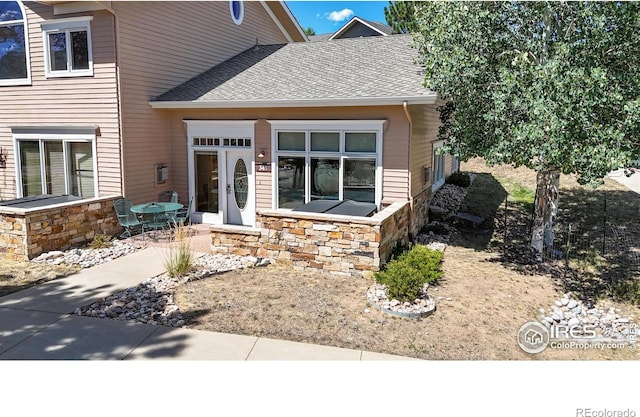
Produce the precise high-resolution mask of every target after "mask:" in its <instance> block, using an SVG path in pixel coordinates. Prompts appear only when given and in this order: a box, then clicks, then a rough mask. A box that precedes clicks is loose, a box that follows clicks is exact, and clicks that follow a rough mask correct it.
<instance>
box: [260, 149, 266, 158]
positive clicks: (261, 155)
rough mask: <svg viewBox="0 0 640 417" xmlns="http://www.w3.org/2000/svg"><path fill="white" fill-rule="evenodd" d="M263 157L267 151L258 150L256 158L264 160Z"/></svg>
mask: <svg viewBox="0 0 640 417" xmlns="http://www.w3.org/2000/svg"><path fill="white" fill-rule="evenodd" d="M265 156H267V150H266V149H260V153H259V154H258V158H264V157H265Z"/></svg>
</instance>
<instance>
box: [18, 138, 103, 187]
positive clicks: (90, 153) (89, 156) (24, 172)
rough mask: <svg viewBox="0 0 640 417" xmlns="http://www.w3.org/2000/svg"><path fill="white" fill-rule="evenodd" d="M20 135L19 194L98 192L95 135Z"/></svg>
mask: <svg viewBox="0 0 640 417" xmlns="http://www.w3.org/2000/svg"><path fill="white" fill-rule="evenodd" d="M81 136H84V135H71V136H68V137H65V136H64V135H46V134H45V135H36V134H28V135H18V136H17V137H16V145H17V150H18V167H17V168H18V177H17V180H18V189H19V194H20V195H19V197H28V196H32V195H40V194H54V195H63V194H71V195H75V196H80V197H84V198H92V197H95V196H96V188H97V180H96V160H95V149H94V145H95V140H94V139H95V138H91V137H88V136H87V137H84V138H83V137H81Z"/></svg>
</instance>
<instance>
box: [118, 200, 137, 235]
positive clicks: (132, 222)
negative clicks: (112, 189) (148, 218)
mask: <svg viewBox="0 0 640 417" xmlns="http://www.w3.org/2000/svg"><path fill="white" fill-rule="evenodd" d="M131 207H133V203H132V202H131V200H127V199H126V198H121V199H120V200H117V201H116V202H114V203H113V209H114V210H115V212H116V215H117V216H118V223H120V226H122V228H123V229H124V231H123V232H122V234H120V237H121V238H122V237H124V236H125V235H126V236H128V237H132V235H131V232H132V231H133V232H136V231H137V230H138V229H140V230H142V222H141V221H140V220H138V217H136V215H135V213H134V212H132V211H131ZM142 238H143V239H144V234H143V235H142Z"/></svg>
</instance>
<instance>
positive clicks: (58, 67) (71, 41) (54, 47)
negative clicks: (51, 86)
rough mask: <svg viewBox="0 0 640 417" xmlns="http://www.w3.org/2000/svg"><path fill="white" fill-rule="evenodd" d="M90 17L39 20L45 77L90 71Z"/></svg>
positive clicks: (89, 73) (83, 73)
mask: <svg viewBox="0 0 640 417" xmlns="http://www.w3.org/2000/svg"><path fill="white" fill-rule="evenodd" d="M91 19H92V17H90V16H89V17H81V18H71V19H61V20H58V21H51V22H46V23H43V24H42V33H43V36H44V45H45V70H46V74H47V77H70V76H91V75H93V56H92V51H91V27H90V24H89V23H90V21H91Z"/></svg>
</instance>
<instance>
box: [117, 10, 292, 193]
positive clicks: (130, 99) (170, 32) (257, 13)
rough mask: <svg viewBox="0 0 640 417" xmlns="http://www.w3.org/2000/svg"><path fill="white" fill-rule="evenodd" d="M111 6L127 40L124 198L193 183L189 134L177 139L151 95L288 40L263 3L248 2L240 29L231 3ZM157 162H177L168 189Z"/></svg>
mask: <svg viewBox="0 0 640 417" xmlns="http://www.w3.org/2000/svg"><path fill="white" fill-rule="evenodd" d="M112 5H113V8H114V9H115V10H116V14H117V19H118V43H119V45H120V47H119V50H118V55H119V62H120V63H121V65H120V78H121V87H122V131H123V147H124V175H125V184H126V186H125V187H126V188H125V195H126V196H127V197H130V198H132V199H134V200H149V199H153V198H154V197H155V196H156V195H157V194H158V192H160V191H162V190H164V189H168V188H173V189H181V188H183V187H186V183H187V181H186V179H187V176H186V159H185V144H184V133H182V134H181V135H180V136H179V137H177V138H176V137H175V136H174V137H173V140H172V141H170V140H169V139H170V137H169V134H168V132H169V130H170V126H169V123H168V119H167V117H166V116H165V114H163V112H162V111H159V110H154V109H152V108H151V107H150V106H149V100H151V99H152V98H153V97H155V96H157V95H160V94H162V93H164V92H166V91H168V90H169V89H171V88H173V87H175V86H177V85H179V84H181V83H182V82H184V81H187V80H189V79H191V78H193V77H194V76H196V75H198V74H200V73H202V72H204V71H206V70H208V69H209V68H211V67H213V66H215V65H217V64H219V63H221V62H223V61H225V60H227V59H229V58H231V57H233V56H235V55H237V54H239V53H240V52H242V51H245V50H247V49H248V48H250V47H252V46H253V45H255V44H256V40H257V41H258V42H259V43H261V44H273V43H286V42H287V40H286V38H285V36H284V35H283V34H282V32H281V31H280V29H278V27H277V26H276V25H275V23H273V21H272V19H271V18H270V17H269V16H268V14H267V13H266V11H265V9H264V7H263V6H262V5H261V4H260V3H259V2H246V3H245V15H244V22H243V23H242V25H240V26H237V25H235V24H234V23H233V21H232V20H231V16H230V13H229V4H228V2H131V3H130V2H114V3H112ZM232 118H236V117H232ZM179 124H180V125H181V123H179ZM175 128H176V127H175V126H171V130H172V131H173V129H175ZM178 129H182V127H181V126H180V127H179V128H178ZM157 163H168V164H169V165H170V172H171V174H170V180H169V182H168V183H167V184H166V185H164V186H162V187H155V182H154V170H153V169H154V168H153V167H154V164H157ZM183 195H184V194H183Z"/></svg>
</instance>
